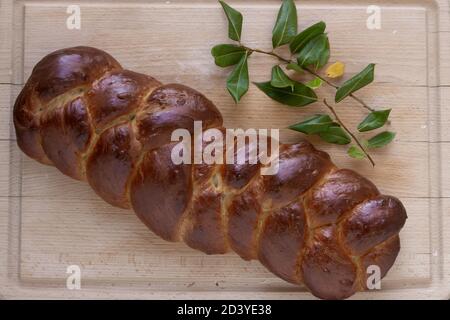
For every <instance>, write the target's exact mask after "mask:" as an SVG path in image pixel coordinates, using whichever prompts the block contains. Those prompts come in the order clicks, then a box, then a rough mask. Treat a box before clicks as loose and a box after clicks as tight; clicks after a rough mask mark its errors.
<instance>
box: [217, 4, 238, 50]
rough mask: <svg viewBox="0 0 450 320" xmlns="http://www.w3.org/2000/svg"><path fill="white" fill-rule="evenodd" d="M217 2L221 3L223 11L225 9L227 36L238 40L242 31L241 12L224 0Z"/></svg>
mask: <svg viewBox="0 0 450 320" xmlns="http://www.w3.org/2000/svg"><path fill="white" fill-rule="evenodd" d="M219 2H220V4H221V5H222V8H223V11H225V14H226V16H227V19H228V37H229V38H230V39H231V40H235V41H240V40H241V32H242V20H243V18H242V14H241V13H240V12H239V11H237V10H236V9H233V8H232V7H230V6H229V5H228V4H226V3H225V2H223V1H220V0H219Z"/></svg>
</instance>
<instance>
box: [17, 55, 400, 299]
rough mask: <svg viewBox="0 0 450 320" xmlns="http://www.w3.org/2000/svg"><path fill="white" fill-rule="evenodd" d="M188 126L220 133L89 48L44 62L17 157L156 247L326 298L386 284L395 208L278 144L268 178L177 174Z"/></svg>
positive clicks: (316, 157)
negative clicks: (139, 229) (236, 263)
mask: <svg viewBox="0 0 450 320" xmlns="http://www.w3.org/2000/svg"><path fill="white" fill-rule="evenodd" d="M194 121H202V124H203V130H204V132H207V131H208V130H212V129H219V130H221V131H224V128H223V126H222V116H221V114H220V112H219V110H218V109H217V108H216V107H215V106H214V104H213V103H212V102H211V101H209V100H208V99H207V98H205V97H204V96H203V95H202V94H200V93H199V92H197V91H195V90H193V89H191V88H189V87H186V86H183V85H180V84H162V83H160V82H159V81H158V80H156V79H154V78H152V77H150V76H147V75H144V74H140V73H136V72H133V71H129V70H126V69H123V68H122V67H121V65H120V64H119V63H118V62H117V61H116V60H115V59H114V58H113V57H111V56H110V55H109V54H107V53H106V52H104V51H102V50H99V49H95V48H91V47H73V48H67V49H62V50H58V51H55V52H53V53H51V54H49V55H47V56H46V57H44V58H43V59H42V60H41V61H40V62H39V63H38V64H37V65H36V66H35V68H34V69H33V72H32V74H31V76H30V78H29V79H28V81H27V82H26V84H25V86H24V88H23V90H22V92H21V93H20V95H19V96H18V98H17V100H16V103H15V106H14V125H15V129H16V134H17V142H18V145H19V147H20V148H21V149H22V150H23V152H24V153H26V154H27V155H28V156H29V157H31V158H33V159H35V160H37V161H39V162H41V163H43V164H47V165H53V166H55V167H56V168H58V169H59V170H60V171H61V172H62V173H64V174H65V175H68V176H70V177H72V178H74V179H78V180H83V181H87V182H88V183H89V184H90V186H91V187H92V189H94V191H95V192H96V193H97V194H98V195H99V196H100V197H101V198H102V199H104V200H105V201H107V202H108V203H110V204H111V205H113V206H116V207H120V208H125V209H129V208H131V209H133V210H134V212H135V213H136V214H137V216H138V217H139V218H140V219H141V220H142V221H143V222H144V223H145V224H146V225H147V226H148V227H149V228H150V229H151V230H152V231H153V232H154V233H156V234H157V235H159V236H160V237H162V238H164V239H166V240H169V241H184V242H185V243H186V244H187V245H188V246H190V247H192V248H195V249H198V250H201V251H203V252H205V253H207V254H222V253H226V252H229V251H234V252H236V253H237V254H238V255H240V256H241V257H242V258H244V259H247V260H250V259H258V260H259V261H260V262H261V263H262V264H263V265H264V266H265V267H267V268H268V269H269V270H270V271H271V272H273V273H274V274H276V275H277V276H279V277H280V278H282V279H284V280H286V281H288V282H291V283H293V284H303V285H304V286H305V287H306V288H307V289H308V290H309V291H311V293H312V294H314V295H315V296H317V297H320V298H324V299H343V298H347V297H350V296H351V295H353V294H354V293H355V292H357V291H362V290H366V289H367V283H366V281H367V278H368V276H369V275H370V273H368V271H367V270H368V267H369V266H372V265H375V266H377V267H379V268H380V269H379V270H380V272H381V277H384V276H385V274H386V273H387V271H388V270H389V269H390V268H391V266H392V265H393V263H394V261H395V259H396V257H397V254H398V252H399V250H400V240H399V235H398V234H399V231H400V229H401V228H402V227H403V225H404V223H405V220H406V218H407V216H406V211H405V208H404V207H403V205H402V203H401V202H400V201H399V200H398V199H397V198H395V197H392V196H387V195H382V194H380V192H379V191H378V189H377V188H376V187H375V185H374V184H373V183H371V182H370V181H369V180H367V179H365V178H364V177H362V176H360V175H359V174H357V173H356V172H354V171H352V170H348V169H339V168H337V167H336V166H335V165H334V164H333V163H332V162H331V160H330V157H329V155H328V154H327V153H325V152H322V151H319V150H317V149H315V148H314V147H313V146H312V145H311V144H310V143H308V142H306V141H301V142H299V143H297V144H291V145H286V144H284V145H283V144H282V145H280V149H279V158H278V160H279V170H278V173H277V174H275V175H262V174H261V168H262V167H261V165H260V164H248V163H247V164H240V165H238V164H236V165H232V164H212V165H208V164H192V165H191V164H180V165H175V164H174V163H173V162H172V161H171V152H172V149H173V148H174V147H175V145H176V144H177V143H176V142H172V141H171V134H172V132H173V130H175V129H178V128H183V129H187V130H189V132H192V133H193V131H194ZM203 143H204V145H205V146H206V145H207V144H208V143H207V142H206V141H204V142H203ZM236 152H237V151H236Z"/></svg>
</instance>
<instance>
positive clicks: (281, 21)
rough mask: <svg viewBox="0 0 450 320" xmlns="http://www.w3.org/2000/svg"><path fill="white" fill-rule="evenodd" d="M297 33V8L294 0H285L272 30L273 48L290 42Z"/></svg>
mask: <svg viewBox="0 0 450 320" xmlns="http://www.w3.org/2000/svg"><path fill="white" fill-rule="evenodd" d="M296 34H297V8H296V7H295V3H294V1H293V0H283V4H282V5H281V8H280V10H279V11H278V16H277V21H276V22H275V26H274V27H273V30H272V35H273V36H272V45H273V48H277V47H279V46H282V45H283V44H286V43H289V42H290V41H291V40H292V38H294V37H295V35H296Z"/></svg>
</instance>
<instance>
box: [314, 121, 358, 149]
mask: <svg viewBox="0 0 450 320" xmlns="http://www.w3.org/2000/svg"><path fill="white" fill-rule="evenodd" d="M319 137H320V138H321V139H322V140H324V141H326V142H329V143H333V144H341V145H344V144H349V143H350V142H351V138H350V136H349V135H348V134H347V133H346V132H345V131H344V129H342V128H341V127H340V126H338V125H334V126H331V127H329V128H328V130H327V131H325V132H321V133H319Z"/></svg>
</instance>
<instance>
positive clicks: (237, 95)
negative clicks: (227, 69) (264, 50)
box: [227, 53, 249, 103]
mask: <svg viewBox="0 0 450 320" xmlns="http://www.w3.org/2000/svg"><path fill="white" fill-rule="evenodd" d="M247 57H248V53H245V54H244V56H243V57H242V58H241V60H240V61H239V63H238V64H237V65H236V67H235V68H234V70H233V71H232V72H231V74H230V75H229V77H228V79H227V89H228V92H230V94H231V96H232V97H233V99H234V101H235V102H236V103H238V102H239V100H241V98H242V96H243V95H244V94H246V93H247V91H248V86H249V79H248V64H247Z"/></svg>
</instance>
